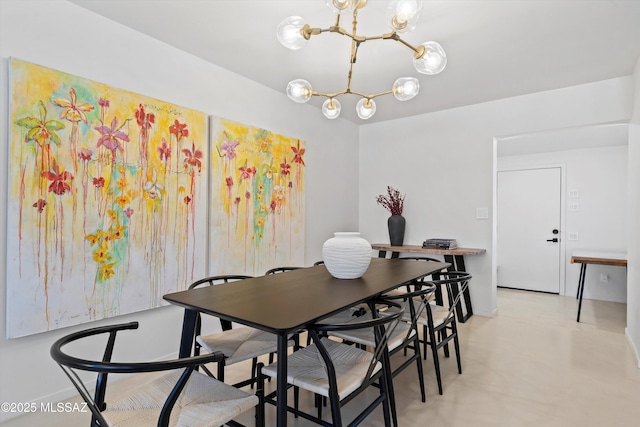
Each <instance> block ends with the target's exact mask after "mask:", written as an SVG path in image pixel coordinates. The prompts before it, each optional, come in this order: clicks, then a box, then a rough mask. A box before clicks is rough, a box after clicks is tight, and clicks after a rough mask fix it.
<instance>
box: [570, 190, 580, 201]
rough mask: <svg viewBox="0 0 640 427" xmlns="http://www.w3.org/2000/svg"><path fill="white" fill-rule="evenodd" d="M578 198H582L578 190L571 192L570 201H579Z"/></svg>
mask: <svg viewBox="0 0 640 427" xmlns="http://www.w3.org/2000/svg"><path fill="white" fill-rule="evenodd" d="M578 197H580V192H579V191H578V190H569V198H570V199H577V198H578Z"/></svg>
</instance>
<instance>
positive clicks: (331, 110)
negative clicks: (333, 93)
mask: <svg viewBox="0 0 640 427" xmlns="http://www.w3.org/2000/svg"><path fill="white" fill-rule="evenodd" d="M340 107H341V105H340V101H338V100H337V99H333V98H328V99H327V100H326V101H324V103H323V104H322V114H324V116H325V117H326V118H327V119H335V118H337V117H338V116H339V115H340Z"/></svg>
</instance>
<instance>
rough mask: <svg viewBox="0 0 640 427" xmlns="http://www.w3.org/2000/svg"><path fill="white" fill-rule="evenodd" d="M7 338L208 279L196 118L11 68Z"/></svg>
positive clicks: (24, 65)
mask: <svg viewBox="0 0 640 427" xmlns="http://www.w3.org/2000/svg"><path fill="white" fill-rule="evenodd" d="M9 73H10V122H9V125H10V143H9V158H10V161H9V170H10V177H9V189H8V231H7V234H8V242H7V245H8V250H7V254H8V260H7V336H8V337H9V338H15V337H20V336H24V335H29V334H33V333H37V332H42V331H47V330H52V329H56V328H60V327H64V326H70V325H75V324H80V323H83V322H87V321H91V320H97V319H103V318H107V317H112V316H117V315H121V314H125V313H131V312H135V311H140V310H145V309H149V308H153V307H157V306H159V305H161V304H162V303H163V302H162V295H164V294H165V293H167V292H171V291H176V290H182V289H186V287H187V286H188V285H189V284H190V283H191V282H193V281H194V280H195V279H198V278H200V277H202V276H203V275H204V274H205V272H206V262H207V260H206V247H207V239H206V234H207V209H208V206H207V204H208V200H207V194H208V184H209V183H208V179H207V174H208V170H207V169H208V166H209V164H208V159H209V149H208V138H207V130H208V129H207V117H206V115H205V114H204V113H202V112H198V111H194V110H191V109H188V108H185V107H181V106H178V105H174V104H171V103H168V102H164V101H160V100H157V99H152V98H149V97H145V96H142V95H139V94H136V93H133V92H129V91H126V90H122V89H117V88H114V87H110V86H108V85H105V84H101V83H97V82H94V81H90V80H87V79H83V78H81V77H77V76H73V75H70V74H67V73H64V72H60V71H56V70H52V69H49V68H46V67H42V66H39V65H36V64H32V63H28V62H25V61H21V60H17V59H15V58H12V59H11V60H10V69H9Z"/></svg>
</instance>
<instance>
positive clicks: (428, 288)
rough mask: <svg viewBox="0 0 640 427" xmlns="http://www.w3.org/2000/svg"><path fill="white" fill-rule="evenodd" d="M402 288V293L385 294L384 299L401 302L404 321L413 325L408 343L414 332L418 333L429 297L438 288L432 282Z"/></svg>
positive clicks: (408, 336) (408, 333)
mask: <svg viewBox="0 0 640 427" xmlns="http://www.w3.org/2000/svg"><path fill="white" fill-rule="evenodd" d="M401 287H402V288H405V289H404V290H403V291H401V292H392V293H388V294H384V295H383V296H382V298H384V299H385V300H389V301H396V302H399V303H401V304H402V305H403V306H404V309H405V315H404V319H405V320H409V323H410V324H411V328H409V329H408V330H407V335H406V337H405V341H406V340H408V339H409V338H410V336H411V333H412V330H415V331H416V333H417V330H418V329H417V325H418V319H420V316H424V315H425V313H426V310H427V305H428V304H429V301H430V298H429V297H430V296H431V295H432V294H433V293H434V292H435V290H436V289H437V286H436V285H434V284H432V283H431V282H420V281H416V282H409V283H405V284H404V285H402V286H401Z"/></svg>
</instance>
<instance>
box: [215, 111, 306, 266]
mask: <svg viewBox="0 0 640 427" xmlns="http://www.w3.org/2000/svg"><path fill="white" fill-rule="evenodd" d="M211 121H212V123H211V137H212V144H211V194H212V197H211V204H212V209H211V227H210V236H211V244H210V260H211V267H210V270H211V273H212V274H241V273H244V274H250V275H259V274H263V273H264V272H265V270H267V269H269V268H272V267H282V266H302V265H304V226H305V222H304V212H305V209H304V204H305V191H304V182H305V180H304V177H305V148H304V143H303V142H302V141H300V140H299V139H295V138H289V137H286V136H283V135H278V134H274V133H273V132H270V131H268V130H266V129H260V128H256V127H251V126H247V125H244V124H240V123H235V122H232V121H229V120H225V119H222V118H218V117H213V118H212V119H211Z"/></svg>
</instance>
